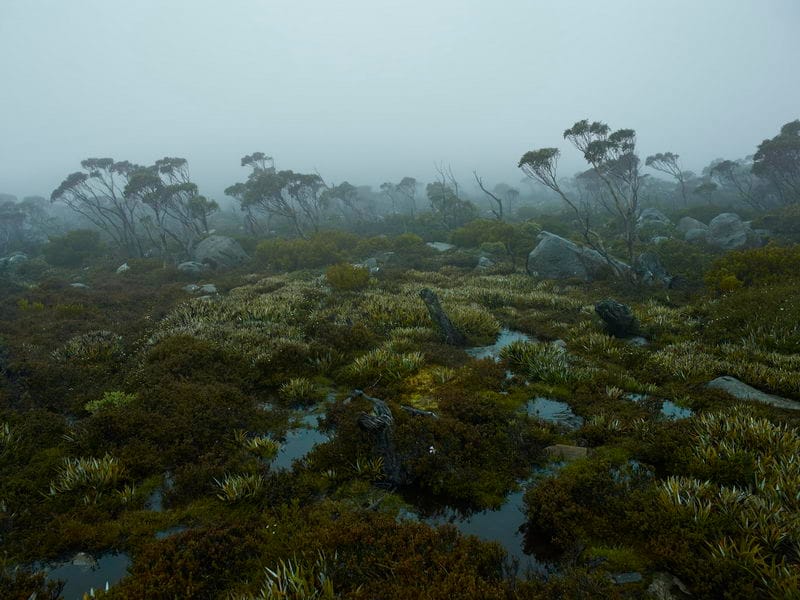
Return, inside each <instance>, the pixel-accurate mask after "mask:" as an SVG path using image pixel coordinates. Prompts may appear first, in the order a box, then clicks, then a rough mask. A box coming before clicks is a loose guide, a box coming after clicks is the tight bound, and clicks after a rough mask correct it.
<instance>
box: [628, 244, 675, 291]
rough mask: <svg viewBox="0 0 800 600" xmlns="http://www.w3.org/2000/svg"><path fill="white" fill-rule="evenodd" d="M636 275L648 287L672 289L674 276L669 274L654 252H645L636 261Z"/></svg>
mask: <svg viewBox="0 0 800 600" xmlns="http://www.w3.org/2000/svg"><path fill="white" fill-rule="evenodd" d="M636 273H637V275H639V279H640V280H641V281H642V283H644V284H646V285H656V286H662V287H665V288H668V287H670V284H671V283H672V276H671V275H670V274H669V273H667V270H666V269H665V268H664V265H662V264H661V261H660V260H659V258H658V256H657V255H656V254H654V253H652V252H644V253H642V254H640V255H639V257H638V258H637V259H636Z"/></svg>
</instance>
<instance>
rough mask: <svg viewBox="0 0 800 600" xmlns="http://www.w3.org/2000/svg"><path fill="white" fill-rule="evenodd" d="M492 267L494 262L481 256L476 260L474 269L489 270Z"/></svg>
mask: <svg viewBox="0 0 800 600" xmlns="http://www.w3.org/2000/svg"><path fill="white" fill-rule="evenodd" d="M493 266H494V261H493V260H492V259H491V258H489V257H487V256H481V257H480V258H478V266H477V267H475V268H476V269H491V268H492V267H493Z"/></svg>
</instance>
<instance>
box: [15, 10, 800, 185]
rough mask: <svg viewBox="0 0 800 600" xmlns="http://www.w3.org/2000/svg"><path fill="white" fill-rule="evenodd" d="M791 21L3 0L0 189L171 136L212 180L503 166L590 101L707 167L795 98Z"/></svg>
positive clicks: (356, 179) (733, 152) (711, 14)
mask: <svg viewBox="0 0 800 600" xmlns="http://www.w3.org/2000/svg"><path fill="white" fill-rule="evenodd" d="M798 26H800V1H799V0H657V1H656V0H602V1H597V0H580V1H579V0H549V1H544V0H494V1H489V0H481V1H476V0H403V1H402V2H397V1H385V0H336V1H326V0H284V1H278V0H224V1H223V0H213V1H212V0H135V1H133V0H125V1H122V0H102V1H101V0H0V192H8V193H13V194H16V195H18V196H24V195H28V194H44V195H49V193H50V192H51V191H52V189H53V188H54V187H56V186H57V185H58V184H59V183H60V182H61V180H62V179H63V178H64V177H65V176H66V175H67V174H68V173H70V172H72V171H76V170H78V168H79V163H80V161H81V160H82V159H83V158H86V157H90V156H98V157H99V156H111V157H113V158H115V159H117V160H121V159H127V160H130V161H133V162H137V163H143V164H149V163H151V162H153V161H154V160H156V159H158V158H161V157H163V156H165V155H167V156H182V157H185V158H188V159H189V162H190V166H191V169H192V174H193V176H194V179H195V180H196V181H197V182H198V183H199V184H200V186H201V190H202V191H203V192H205V193H206V194H208V195H211V196H213V197H217V198H218V199H220V198H221V196H222V190H223V189H224V188H225V187H226V186H227V185H229V184H231V183H233V182H235V181H239V180H243V179H244V177H245V171H244V170H243V169H242V168H241V167H240V166H239V159H240V158H241V156H243V155H244V154H249V153H251V152H253V151H257V150H258V151H264V152H266V153H268V154H272V155H273V156H274V157H275V159H276V162H277V166H278V167H279V168H283V169H293V170H296V171H309V170H313V169H318V170H319V172H320V173H321V174H322V175H323V176H324V177H325V179H326V180H327V181H328V182H329V183H339V182H341V181H343V180H349V181H350V182H351V183H353V184H361V183H367V184H373V185H375V184H379V183H380V182H382V181H386V180H392V181H397V180H399V179H400V178H401V177H403V176H405V175H411V176H415V177H417V178H418V179H420V180H422V181H430V180H431V179H432V178H433V176H434V170H433V164H434V162H435V161H443V162H445V163H450V164H452V166H453V169H454V170H455V172H456V174H457V175H458V176H459V177H460V178H461V179H463V180H466V179H467V178H468V177H469V176H470V172H471V171H472V169H478V170H479V171H480V172H481V173H482V174H483V175H484V179H486V180H487V183H490V184H494V183H496V182H497V181H499V180H505V181H507V182H510V183H512V184H515V183H517V182H518V181H519V180H520V179H521V177H522V173H521V172H520V171H519V170H518V169H517V168H516V164H517V162H518V160H519V158H520V156H521V155H522V154H523V153H524V152H525V151H527V150H530V149H533V148H538V147H542V146H559V147H561V148H562V149H564V150H567V146H566V144H565V142H564V140H563V139H562V137H561V134H562V132H563V130H564V129H565V128H567V127H569V126H571V125H572V124H573V123H574V122H575V121H577V120H579V119H582V118H590V119H592V120H602V121H606V122H607V123H609V125H611V126H612V127H613V128H620V127H632V128H634V129H636V130H637V133H638V140H639V148H640V154H641V155H642V157H644V156H646V155H647V154H649V153H654V152H658V151H663V150H670V151H673V152H677V153H679V154H680V155H681V157H682V160H683V163H684V168H688V169H694V170H699V169H701V168H702V167H703V166H704V165H705V164H707V163H708V162H709V161H710V160H712V159H713V158H716V157H720V156H722V157H726V158H735V157H740V156H744V155H747V154H752V153H753V152H754V150H755V146H756V145H757V144H758V143H759V142H760V141H761V140H762V139H764V138H765V137H772V136H773V135H775V134H776V133H777V131H778V129H779V127H780V125H782V124H783V123H785V122H787V121H790V120H793V119H795V118H798V117H800V77H798V66H797V65H798V58H800V36H799V35H798V34H797V32H798ZM580 166H581V162H580V160H579V157H578V156H577V155H576V154H575V153H574V152H569V151H567V152H565V157H564V159H563V160H562V171H563V174H565V175H566V174H571V173H572V172H574V171H575V170H577V169H578V168H579V167H580Z"/></svg>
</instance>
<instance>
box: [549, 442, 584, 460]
mask: <svg viewBox="0 0 800 600" xmlns="http://www.w3.org/2000/svg"><path fill="white" fill-rule="evenodd" d="M544 453H545V454H546V455H547V456H549V457H550V458H555V459H556V460H566V461H571V460H578V459H580V458H586V457H587V456H589V449H588V448H584V447H583V446H569V445H567V444H555V445H553V446H548V447H547V448H545V449H544Z"/></svg>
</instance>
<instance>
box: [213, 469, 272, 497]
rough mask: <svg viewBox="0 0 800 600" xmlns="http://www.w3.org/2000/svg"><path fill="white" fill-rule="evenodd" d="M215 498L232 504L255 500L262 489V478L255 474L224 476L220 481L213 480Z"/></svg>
mask: <svg viewBox="0 0 800 600" xmlns="http://www.w3.org/2000/svg"><path fill="white" fill-rule="evenodd" d="M214 484H215V485H216V487H217V498H219V499H220V500H222V501H224V502H227V503H230V504H233V503H236V502H241V501H243V500H252V499H254V498H257V497H258V496H259V495H260V494H261V492H262V489H263V487H264V478H263V477H262V476H261V475H258V474H256V473H248V474H234V475H231V474H229V475H225V477H224V478H223V479H222V480H221V481H220V480H218V479H216V478H215V479H214Z"/></svg>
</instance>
